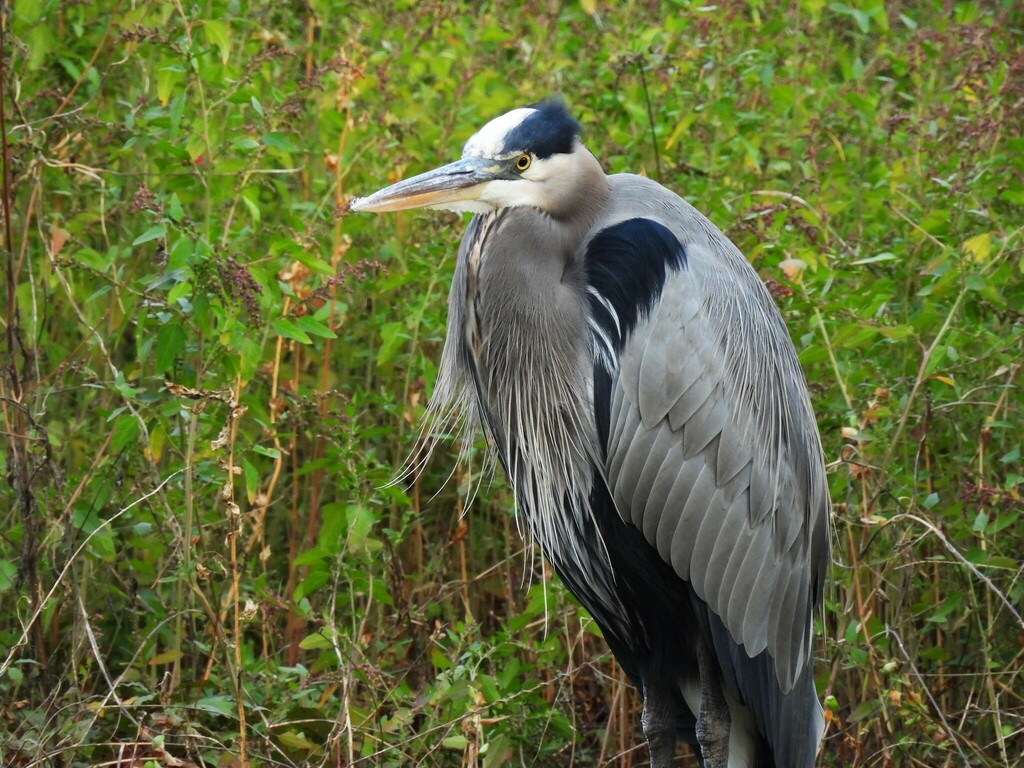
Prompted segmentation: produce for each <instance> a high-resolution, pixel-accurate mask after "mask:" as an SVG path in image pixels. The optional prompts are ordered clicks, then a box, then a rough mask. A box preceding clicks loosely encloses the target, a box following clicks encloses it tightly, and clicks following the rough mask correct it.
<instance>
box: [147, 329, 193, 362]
mask: <svg viewBox="0 0 1024 768" xmlns="http://www.w3.org/2000/svg"><path fill="white" fill-rule="evenodd" d="M187 341H188V335H187V334H186V333H185V329H184V328H182V327H181V325H180V324H179V323H176V322H170V323H168V324H167V325H164V326H162V327H161V328H160V330H159V331H158V332H157V334H156V359H155V361H154V366H155V368H156V372H157V373H165V372H166V371H168V370H170V369H171V368H172V367H173V366H174V361H175V360H177V359H178V355H180V354H181V353H182V351H183V350H184V349H185V343H186V342H187Z"/></svg>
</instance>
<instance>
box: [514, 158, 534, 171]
mask: <svg viewBox="0 0 1024 768" xmlns="http://www.w3.org/2000/svg"><path fill="white" fill-rule="evenodd" d="M531 162H532V161H531V160H530V156H529V155H520V156H519V159H518V160H516V170H517V171H519V172H520V173H522V172H523V171H525V170H526V169H527V168H529V167H530V163H531Z"/></svg>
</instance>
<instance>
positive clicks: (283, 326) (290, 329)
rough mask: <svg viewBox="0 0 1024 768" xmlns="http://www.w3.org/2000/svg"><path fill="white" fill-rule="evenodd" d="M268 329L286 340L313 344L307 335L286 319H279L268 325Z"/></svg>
mask: <svg viewBox="0 0 1024 768" xmlns="http://www.w3.org/2000/svg"><path fill="white" fill-rule="evenodd" d="M270 327H271V328H272V329H273V330H274V332H275V333H276V334H277V335H278V336H284V337H285V338H286V339H294V340H295V341H297V342H299V343H300V344H312V343H313V340H312V339H311V338H309V335H308V334H307V333H306V332H305V331H303V330H302V329H301V328H299V327H298V326H297V325H296V324H295V323H294V322H293V321H292V320H290V319H288V318H287V317H279V318H278V319H277V320H274V321H273V322H272V323H271V324H270Z"/></svg>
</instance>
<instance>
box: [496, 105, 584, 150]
mask: <svg viewBox="0 0 1024 768" xmlns="http://www.w3.org/2000/svg"><path fill="white" fill-rule="evenodd" d="M531 107H532V108H533V109H535V110H537V111H536V112H534V113H533V114H532V115H530V116H529V117H528V118H526V119H525V120H523V122H521V123H520V124H519V125H517V126H516V127H515V128H513V129H512V130H511V131H510V132H509V134H508V136H506V137H505V147H504V152H505V153H508V152H519V151H526V152H530V153H532V154H533V155H535V156H536V157H537V158H539V159H541V160H543V159H545V158H547V157H551V156H552V155H557V154H562V153H565V154H567V153H569V152H572V146H573V142H574V141H575V140H576V137H577V136H579V133H580V124H579V123H577V122H576V121H575V120H574V119H573V118H572V115H570V114H569V111H568V110H567V109H566V108H565V104H564V103H563V102H562V101H560V100H556V99H552V100H549V101H542V102H540V103H539V104H532V105H531Z"/></svg>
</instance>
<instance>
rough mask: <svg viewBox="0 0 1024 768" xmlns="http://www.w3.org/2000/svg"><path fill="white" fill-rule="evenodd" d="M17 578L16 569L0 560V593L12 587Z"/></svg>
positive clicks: (5, 561)
mask: <svg viewBox="0 0 1024 768" xmlns="http://www.w3.org/2000/svg"><path fill="white" fill-rule="evenodd" d="M17 578H18V567H17V566H16V565H15V564H14V563H11V562H8V561H7V560H0V592H6V591H7V590H9V589H10V588H11V587H13V586H14V582H15V579H17Z"/></svg>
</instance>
